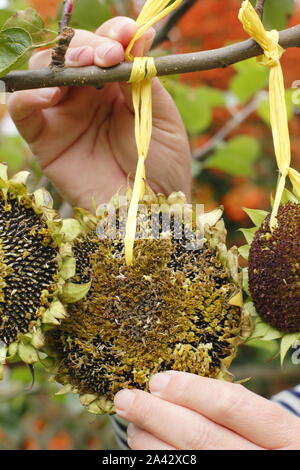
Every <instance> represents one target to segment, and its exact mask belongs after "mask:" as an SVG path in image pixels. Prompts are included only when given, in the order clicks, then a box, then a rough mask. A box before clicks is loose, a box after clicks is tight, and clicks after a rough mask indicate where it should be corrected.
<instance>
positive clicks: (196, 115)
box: [173, 83, 212, 134]
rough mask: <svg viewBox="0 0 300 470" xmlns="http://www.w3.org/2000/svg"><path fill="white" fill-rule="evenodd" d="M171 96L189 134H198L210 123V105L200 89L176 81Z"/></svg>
mask: <svg viewBox="0 0 300 470" xmlns="http://www.w3.org/2000/svg"><path fill="white" fill-rule="evenodd" d="M173 98H174V100H175V103H176V105H177V107H178V109H179V112H180V114H181V117H182V119H183V121H184V124H185V126H186V128H187V131H188V132H189V133H190V134H198V133H200V132H202V131H204V130H205V129H206V128H207V127H208V126H209V125H210V124H211V120H212V113H211V105H210V104H209V101H208V99H207V97H206V95H205V93H204V92H203V91H202V90H201V89H197V88H192V87H189V86H186V85H182V84H180V83H176V84H175V86H174V88H173Z"/></svg>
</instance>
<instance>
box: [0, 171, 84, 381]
mask: <svg viewBox="0 0 300 470" xmlns="http://www.w3.org/2000/svg"><path fill="white" fill-rule="evenodd" d="M27 177H28V173H27V172H20V173H18V174H17V175H15V176H14V177H13V178H12V179H8V177H7V167H6V165H4V164H0V269H1V271H0V342H1V344H2V346H1V353H0V355H1V371H0V372H1V374H2V371H3V364H4V362H5V360H9V359H10V360H13V359H14V360H20V359H21V360H23V361H24V362H26V363H29V364H32V363H34V362H37V361H38V360H39V350H40V349H41V348H42V347H43V345H44V334H43V331H42V330H43V327H44V326H45V325H51V324H52V325H53V324H59V321H60V320H61V319H62V318H64V316H65V314H66V312H65V307H64V306H63V304H62V303H61V302H60V300H59V296H60V295H61V294H63V291H64V286H65V282H66V280H67V279H68V278H69V277H72V276H73V275H74V272H75V259H74V258H73V256H72V249H71V244H70V243H69V242H67V238H68V236H67V235H66V234H65V233H64V226H63V223H62V221H61V220H60V219H59V218H58V215H57V213H56V212H55V211H54V210H53V208H52V200H51V196H50V194H48V193H47V192H46V191H44V190H38V191H36V192H35V193H33V194H30V193H29V191H28V189H27V187H26V185H25V183H26V179H27Z"/></svg>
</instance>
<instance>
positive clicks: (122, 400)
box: [115, 389, 134, 411]
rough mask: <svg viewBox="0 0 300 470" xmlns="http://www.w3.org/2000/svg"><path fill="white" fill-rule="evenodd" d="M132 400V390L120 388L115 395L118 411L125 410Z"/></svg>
mask: <svg viewBox="0 0 300 470" xmlns="http://www.w3.org/2000/svg"><path fill="white" fill-rule="evenodd" d="M133 400H134V392H131V391H130V390H127V389H126V390H121V391H120V392H118V393H117V395H116V396H115V407H116V410H117V411H118V410H119V411H125V410H127V409H128V408H130V406H131V404H132V402H133Z"/></svg>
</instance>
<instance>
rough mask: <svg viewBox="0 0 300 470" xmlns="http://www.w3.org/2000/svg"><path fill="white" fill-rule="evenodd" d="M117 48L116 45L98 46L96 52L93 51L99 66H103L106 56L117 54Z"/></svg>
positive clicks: (105, 44) (104, 44)
mask: <svg viewBox="0 0 300 470" xmlns="http://www.w3.org/2000/svg"><path fill="white" fill-rule="evenodd" d="M119 50H120V49H119V46H117V45H113V46H111V45H108V44H107V43H103V44H100V46H98V47H97V49H96V51H95V54H96V57H97V59H98V61H99V62H100V65H102V64H103V65H105V63H106V61H105V59H106V57H107V55H108V54H112V53H113V52H115V53H118V52H119Z"/></svg>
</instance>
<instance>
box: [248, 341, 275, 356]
mask: <svg viewBox="0 0 300 470" xmlns="http://www.w3.org/2000/svg"><path fill="white" fill-rule="evenodd" d="M246 346H250V347H252V348H258V349H264V350H265V351H268V352H269V353H271V354H275V353H276V352H277V351H278V344H277V342H276V341H263V340H261V339H251V340H249V341H247V343H246Z"/></svg>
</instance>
